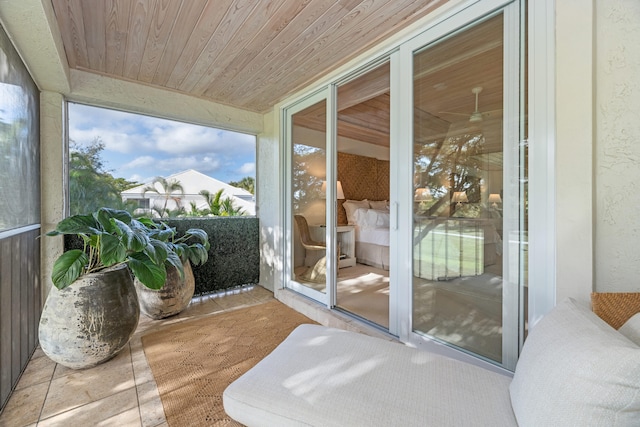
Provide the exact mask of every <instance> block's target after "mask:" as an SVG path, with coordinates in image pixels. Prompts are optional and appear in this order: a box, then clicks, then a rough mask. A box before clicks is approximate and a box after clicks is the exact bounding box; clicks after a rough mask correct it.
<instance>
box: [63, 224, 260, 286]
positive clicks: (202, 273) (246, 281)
mask: <svg viewBox="0 0 640 427" xmlns="http://www.w3.org/2000/svg"><path fill="white" fill-rule="evenodd" d="M162 221H163V222H165V223H167V224H168V225H169V226H171V227H175V228H176V230H177V231H178V233H184V232H185V231H186V230H188V229H189V228H201V229H203V230H204V231H206V232H207V234H208V235H209V243H210V245H211V248H210V249H209V260H208V261H207V262H206V263H205V264H203V265H200V266H195V267H193V275H194V277H195V281H196V285H195V286H196V290H195V295H206V294H209V293H212V292H215V291H218V290H222V289H229V288H234V287H238V286H242V285H250V284H257V283H258V282H259V281H260V244H259V235H260V234H259V229H260V228H259V221H258V218H256V217H242V216H237V217H210V218H171V219H163V220H162ZM78 245H79V246H78ZM72 247H80V248H81V247H82V243H81V242H80V241H79V240H76V239H75V238H73V236H65V248H72Z"/></svg>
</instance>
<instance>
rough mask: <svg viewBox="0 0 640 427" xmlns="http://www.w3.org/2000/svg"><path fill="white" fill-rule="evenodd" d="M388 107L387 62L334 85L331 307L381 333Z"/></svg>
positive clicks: (384, 322) (385, 314) (385, 290)
mask: <svg viewBox="0 0 640 427" xmlns="http://www.w3.org/2000/svg"><path fill="white" fill-rule="evenodd" d="M390 103H391V90H390V63H389V62H388V61H386V62H384V63H383V64H381V65H378V66H375V67H374V68H373V69H370V70H368V71H367V72H365V73H362V74H361V75H359V76H357V77H355V78H353V79H350V80H349V81H347V82H345V83H343V84H341V85H339V86H338V90H337V112H336V115H337V120H336V128H337V144H336V145H337V157H336V159H337V178H338V182H339V183H340V187H341V188H342V190H343V197H339V200H338V210H337V213H336V214H337V215H336V217H337V218H338V227H337V240H338V242H339V244H340V258H341V259H340V262H339V269H338V277H337V293H336V305H337V307H339V308H341V309H343V310H345V311H348V312H350V313H352V314H355V315H356V316H358V317H360V318H362V319H365V320H367V321H369V322H372V323H375V324H376V325H378V326H381V327H382V328H384V329H389V294H390V282H389V232H390V229H389V216H390V212H389V198H390V181H389V180H390V160H389V159H390V132H389V130H390ZM338 193H339V192H338ZM340 199H344V200H340Z"/></svg>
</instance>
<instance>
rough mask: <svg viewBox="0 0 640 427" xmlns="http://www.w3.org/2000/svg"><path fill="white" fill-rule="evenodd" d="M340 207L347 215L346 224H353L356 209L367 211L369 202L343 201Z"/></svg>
mask: <svg viewBox="0 0 640 427" xmlns="http://www.w3.org/2000/svg"><path fill="white" fill-rule="evenodd" d="M342 206H343V207H344V210H345V212H346V213H347V222H348V223H349V224H355V223H356V219H355V216H354V214H355V212H356V210H357V209H360V208H365V209H369V201H368V200H367V199H364V200H345V201H344V203H342Z"/></svg>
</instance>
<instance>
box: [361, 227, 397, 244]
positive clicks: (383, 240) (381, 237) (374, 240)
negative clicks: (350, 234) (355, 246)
mask: <svg viewBox="0 0 640 427" xmlns="http://www.w3.org/2000/svg"><path fill="white" fill-rule="evenodd" d="M356 243H371V244H374V245H380V246H389V229H388V228H360V226H357V225H356Z"/></svg>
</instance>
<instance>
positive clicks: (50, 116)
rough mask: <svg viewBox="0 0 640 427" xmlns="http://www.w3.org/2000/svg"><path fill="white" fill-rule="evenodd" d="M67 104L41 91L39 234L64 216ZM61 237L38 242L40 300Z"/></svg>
mask: <svg viewBox="0 0 640 427" xmlns="http://www.w3.org/2000/svg"><path fill="white" fill-rule="evenodd" d="M65 123H66V104H65V100H64V97H63V96H62V95H61V94H59V93H55V92H47V91H44V92H41V93H40V176H41V178H40V187H41V192H42V193H41V197H40V204H41V207H40V210H41V220H40V223H41V226H42V233H43V234H44V233H47V232H49V231H51V230H52V229H53V228H54V227H55V226H56V224H57V223H58V222H59V221H60V220H61V219H62V218H63V217H64V216H65V207H64V206H65V200H66V185H65V179H64V170H65V165H66V154H65V152H66V136H65V133H66V126H65ZM62 251H63V241H62V237H55V238H54V237H46V236H45V237H42V239H41V241H40V254H41V257H40V264H41V265H40V272H41V275H42V276H41V283H42V301H43V302H44V301H45V299H46V297H47V294H48V293H49V290H50V289H51V286H53V283H52V282H51V270H52V267H53V262H54V261H55V260H56V258H58V257H59V256H60V254H62Z"/></svg>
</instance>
